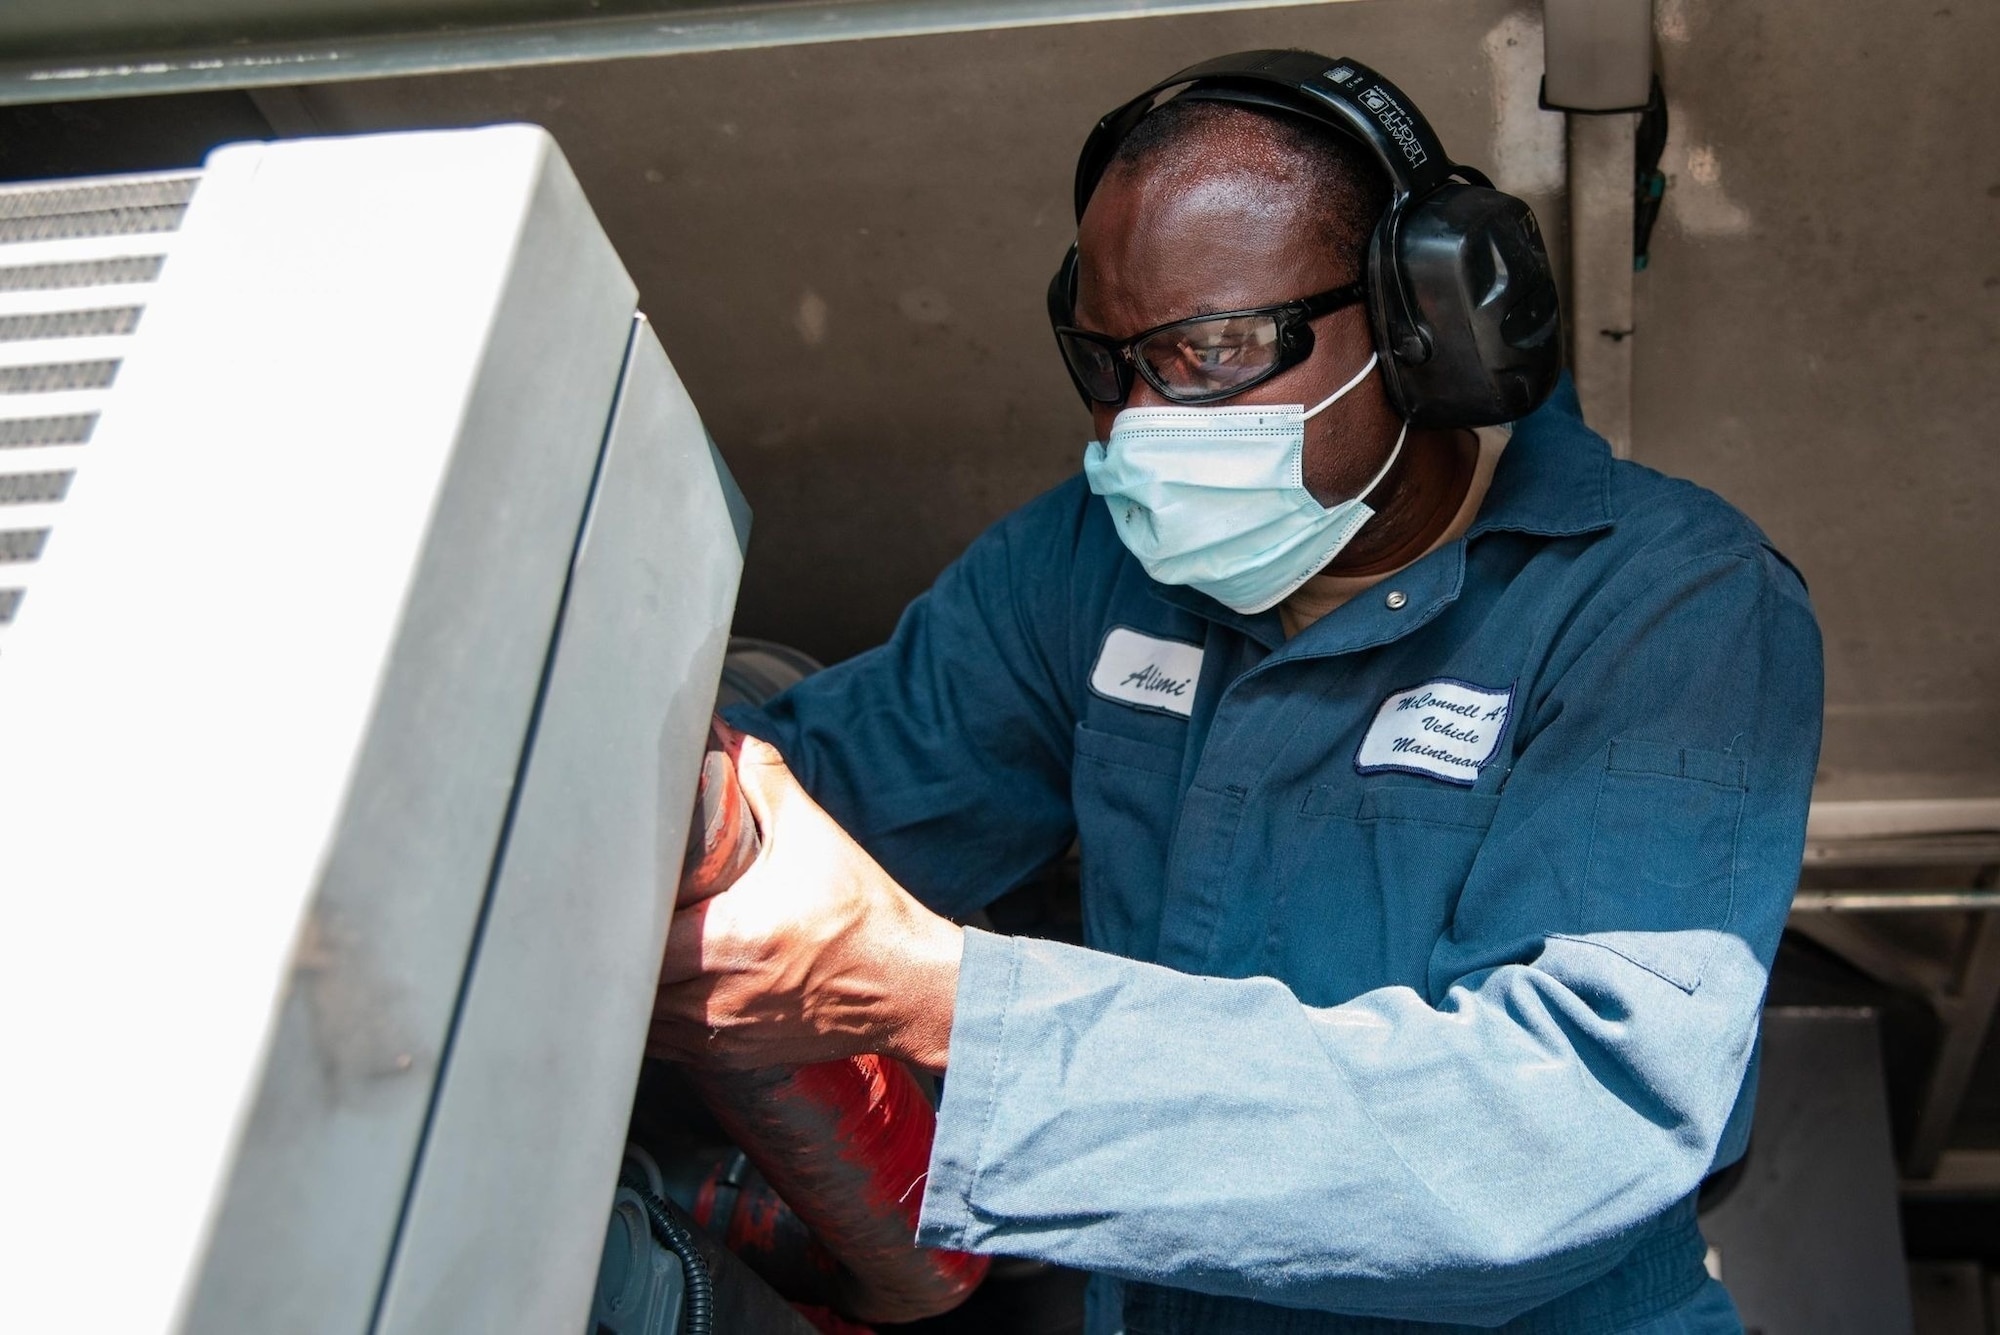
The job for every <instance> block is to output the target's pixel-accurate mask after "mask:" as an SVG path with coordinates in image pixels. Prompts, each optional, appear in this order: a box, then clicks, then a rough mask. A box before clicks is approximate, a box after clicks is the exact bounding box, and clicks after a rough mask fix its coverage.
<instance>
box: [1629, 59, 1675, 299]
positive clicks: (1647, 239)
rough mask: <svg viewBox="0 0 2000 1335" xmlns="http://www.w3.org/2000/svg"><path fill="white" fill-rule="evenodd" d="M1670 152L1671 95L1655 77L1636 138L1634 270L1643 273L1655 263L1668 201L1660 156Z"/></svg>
mask: <svg viewBox="0 0 2000 1335" xmlns="http://www.w3.org/2000/svg"><path fill="white" fill-rule="evenodd" d="M1666 149H1667V94H1666V90H1665V89H1663V88H1661V87H1660V76H1659V75H1657V74H1655V75H1654V76H1653V91H1652V95H1651V96H1650V97H1648V98H1647V99H1646V109H1645V111H1644V112H1642V113H1641V114H1640V116H1639V126H1638V130H1637V132H1636V133H1635V135H1634V136H1633V144H1632V150H1633V151H1632V157H1633V163H1632V167H1633V173H1632V174H1633V180H1632V191H1633V200H1632V267H1633V269H1635V270H1641V271H1643V270H1644V269H1645V267H1646V266H1647V264H1649V263H1650V262H1651V261H1652V258H1653V257H1652V253H1651V252H1652V246H1653V224H1654V223H1656V222H1658V221H1659V219H1660V203H1661V201H1662V200H1663V199H1665V197H1666V193H1667V177H1666V173H1665V172H1662V171H1661V170H1660V155H1661V154H1662V153H1664V152H1666Z"/></svg>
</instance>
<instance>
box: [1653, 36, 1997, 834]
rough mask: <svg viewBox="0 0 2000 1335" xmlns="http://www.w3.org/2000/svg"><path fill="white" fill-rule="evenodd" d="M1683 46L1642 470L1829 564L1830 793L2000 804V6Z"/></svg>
mask: <svg viewBox="0 0 2000 1335" xmlns="http://www.w3.org/2000/svg"><path fill="white" fill-rule="evenodd" d="M1660 32H1661V38H1662V41H1661V57H1662V61H1663V70H1664V74H1663V78H1664V82H1665V85H1666V89H1667V99H1668V103H1669V106H1670V108H1671V111H1672V117H1673V133H1672V137H1671V139H1670V140H1669V142H1668V146H1667V152H1666V156H1665V159H1664V160H1663V162H1662V164H1661V165H1662V169H1663V170H1664V171H1665V172H1666V173H1667V175H1668V177H1669V179H1670V182H1671V184H1670V185H1669V186H1668V189H1667V194H1666V200H1665V204H1664V209H1663V211H1662V213H1661V218H1660V225H1659V230H1658V231H1657V232H1656V233H1655V236H1654V241H1653V246H1652V264H1651V267H1650V268H1648V269H1647V271H1646V272H1645V273H1643V274H1640V275H1639V276H1638V280H1637V289H1638V295H1637V320H1636V323H1637V326H1638V330H1639V332H1638V334H1637V336H1636V338H1635V343H1636V349H1635V352H1634V357H1635V359H1636V362H1635V372H1634V373H1635V383H1634V386H1633V393H1634V415H1635V420H1636V430H1635V444H1634V457H1635V458H1637V459H1639V460H1640V461H1641V462H1644V463H1648V464H1651V465H1653V466H1654V467H1656V468H1660V469H1663V470H1665V471H1667V472H1669V473H1678V474H1683V475H1686V476H1689V477H1692V478H1694V479H1696V480H1697V481H1700V482H1703V483H1706V484H1707V485H1709V486H1711V487H1714V488H1716V489H1717V490H1718V491H1720V492H1721V493H1722V494H1723V495H1725V496H1727V497H1728V498H1729V499H1731V500H1732V501H1734V502H1736V503H1737V504H1738V505H1740V506H1742V507H1743V508H1744V509H1745V510H1747V511H1748V512H1749V513H1750V514H1751V516H1752V517H1753V518H1755V519H1756V520H1757V521H1758V522H1759V523H1761V524H1762V525H1764V527H1765V528H1766V529H1767V530H1768V531H1769V532H1770V534H1771V536H1772V537H1773V538H1774V539H1776V541H1777V543H1778V545H1779V546H1780V547H1781V548H1782V549H1783V550H1784V551H1785V552H1786V554H1787V555H1789V556H1790V557H1791V558H1792V559H1793V560H1795V561H1797V562H1798V564H1799V566H1800V568H1801V569H1802V570H1803V571H1804V572H1805V576H1806V579H1807V580H1808V582H1809V583H1810V584H1811V586H1812V593H1813V600H1814V602H1815V604H1816V605H1817V607H1818V610H1819V614H1820V618H1821V621H1822V623H1823V625H1824V627H1825V630H1826V656H1827V727H1826V743H1825V751H1824V754H1823V757H1822V766H1823V774H1822V779H1821V795H1822V796H1826V797H1848V796H1876V797H1936V796H1952V797H1969V796H1974V795H1978V794H1989V795H1991V794H2000V597H1995V595H1994V590H1995V589H1996V588H2000V542H1995V541H1994V534H1995V531H1996V530H1995V516H1996V514H2000V468H1995V467H1994V464H1993V450H1994V432H1995V428H1994V423H1995V421H1996V420H1997V419H2000V374H1996V368H2000V242H1996V237H2000V80H1996V79H1995V78H1994V77H1993V53H1994V52H1995V51H2000V6H1995V5H1991V4H1977V5H1963V4H1957V5H1954V4H1942V5H1927V6H1923V7H1910V6H1904V5H1878V4H1865V3H1853V2H1852V0H1845V2H1843V3H1839V4H1835V5H1829V4H1827V3H1825V0H1765V2H1764V3H1759V4H1724V3H1717V2H1716V0H1672V2H1671V3H1666V2H1664V0H1663V3H1662V4H1661V5H1660ZM1718 652H1721V649H1720V647H1718Z"/></svg>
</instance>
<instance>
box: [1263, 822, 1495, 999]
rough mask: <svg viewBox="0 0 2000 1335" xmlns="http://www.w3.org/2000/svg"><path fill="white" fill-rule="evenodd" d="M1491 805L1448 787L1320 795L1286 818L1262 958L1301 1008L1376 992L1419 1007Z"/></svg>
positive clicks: (1480, 839) (1427, 991)
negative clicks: (1389, 991) (1413, 996)
mask: <svg viewBox="0 0 2000 1335" xmlns="http://www.w3.org/2000/svg"><path fill="white" fill-rule="evenodd" d="M1499 804H1500V799H1499V798H1498V797H1496V796H1493V795H1492V794H1488V793H1472V792H1468V791H1466V790H1465V789H1462V788H1457V787H1450V788H1447V787H1444V786H1441V785H1435V784H1425V785H1423V786H1422V787H1417V786H1414V785H1413V786H1409V787H1404V786H1400V785H1393V784H1391V785H1383V784H1379V783H1371V784H1368V785H1366V786H1362V787H1359V788H1357V787H1356V786H1355V785H1353V784H1322V785H1316V786H1314V787H1312V788H1309V789H1307V790H1306V793H1305V797H1304V799H1303V801H1301V802H1299V804H1298V805H1297V806H1295V807H1293V808H1292V810H1293V812H1294V813H1295V814H1294V815H1293V817H1292V820H1293V824H1294V828H1293V831H1292V835H1291V837H1290V838H1289V839H1287V840H1286V841H1285V842H1284V844H1283V845H1282V848H1283V854H1282V856H1283V862H1284V865H1282V866H1281V867H1280V868H1279V869H1278V873H1279V886H1280V889H1279V894H1278V896H1277V902H1276V903H1275V904H1274V905H1273V911H1272V913H1271V917H1270V923H1269V927H1268V937H1267V940H1266V946H1265V955H1266V958H1267V959H1268V961H1269V965H1270V967H1271V969H1272V970H1273V972H1275V973H1276V974H1277V976H1278V977H1280V978H1282V979H1283V980H1284V981H1285V982H1286V983H1287V984H1289V985H1290V986H1291V987H1292V989H1293V990H1294V991H1295V992H1297V993H1298V995H1299V997H1300V999H1301V1000H1303V1001H1305V1002H1306V1003H1307V1004H1308V1005H1315V1006H1330V1005H1337V1004H1339V1003H1340V1002H1343V1001H1346V1000H1348V999H1350V998H1352V997H1355V996H1359V995H1360V994H1361V993H1363V992H1368V991H1372V990H1373V989H1375V988H1378V987H1393V986H1404V987H1411V988H1414V989H1416V991H1417V992H1418V993H1419V994H1420V995H1429V981H1428V980H1429V970H1430V960H1431V956H1432V954H1433V953H1434V952H1435V950H1436V948H1437V942H1438V939H1439V938H1440V937H1441V936H1443V935H1444V934H1445V932H1446V930H1447V928H1448V927H1449V925H1450V923H1451V920H1452V914H1453V912H1454V911H1455V909H1456V907H1457V904H1458V899H1459V895H1460V893H1461V892H1462V891H1463V890H1464V889H1465V882H1466V877H1467V876H1468V875H1469V874H1470V873H1471V870H1472V864H1473V860H1474V859H1475V858H1477V857H1478V855H1479V847H1480V844H1481V843H1482V842H1483V841H1484V840H1485V838H1486V830H1487V827H1488V826H1490V825H1491V824H1492V823H1493V816H1494V813H1495V811H1496V810H1497V809H1498V807H1499Z"/></svg>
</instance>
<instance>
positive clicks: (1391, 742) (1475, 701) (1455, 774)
mask: <svg viewBox="0 0 2000 1335" xmlns="http://www.w3.org/2000/svg"><path fill="white" fill-rule="evenodd" d="M1513 702H1514V688H1513V687H1512V686H1509V687H1507V688H1506V689H1504V690H1498V691H1495V690H1489V689H1488V688H1487V687H1484V686H1474V685H1473V684H1472V683H1471V682H1469V681H1453V680H1452V679H1451V678H1450V677H1440V678H1439V679H1438V680H1436V681H1427V682H1425V683H1424V684H1423V685H1421V686H1412V687H1411V688H1410V689H1409V690H1407V691H1398V692H1396V693H1395V694H1394V695H1392V696H1390V697H1389V698H1388V699H1387V700H1384V701H1383V702H1382V707H1381V708H1380V709H1378V710H1376V711H1375V721H1374V722H1373V723H1371V724H1369V725H1368V735H1367V736H1366V737H1363V738H1362V739H1361V749H1360V750H1359V751H1357V752H1355V753H1354V768H1355V769H1357V770H1359V771H1360V772H1361V773H1363V774H1377V773H1380V772H1382V771H1384V770H1401V771H1403V772H1404V773H1406V774H1425V775H1429V776H1430V777H1431V778H1433V779H1443V780H1444V781H1445V782H1446V783H1462V784H1465V785H1467V786H1468V787H1469V786H1470V785H1471V784H1472V782H1473V781H1474V780H1476V779H1477V778H1478V777H1479V771H1480V769H1481V767H1483V766H1484V765H1485V764H1486V762H1487V761H1489V760H1491V759H1492V758H1493V751H1494V748H1496V747H1498V746H1499V745H1500V734H1501V733H1502V732H1503V731H1504V730H1505V729H1506V727H1507V711H1508V709H1509V708H1510V707H1511V706H1512V705H1513Z"/></svg>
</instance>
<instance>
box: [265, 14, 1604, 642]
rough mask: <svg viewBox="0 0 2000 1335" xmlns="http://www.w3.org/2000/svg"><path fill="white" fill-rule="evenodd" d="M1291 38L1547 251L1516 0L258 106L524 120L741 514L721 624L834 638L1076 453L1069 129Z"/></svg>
mask: <svg viewBox="0 0 2000 1335" xmlns="http://www.w3.org/2000/svg"><path fill="white" fill-rule="evenodd" d="M1293 45H1296V46H1306V47H1312V48H1316V49H1319V50H1322V51H1329V52H1348V53H1351V54H1353V55H1355V56H1358V57H1360V58H1362V59H1364V60H1367V61H1369V62H1371V63H1373V64H1375V65H1376V66H1378V67H1379V68H1382V69H1384V70H1386V71H1388V72H1389V73H1391V74H1392V75H1393V76H1394V77H1395V79H1396V80H1397V81H1398V82H1399V83H1400V84H1401V85H1402V86H1403V87H1405V88H1407V89H1408V90H1409V91H1410V93H1411V95H1412V96H1413V97H1415V98H1417V99H1418V101H1419V102H1421V103H1422V105H1423V107H1424V109H1425V111H1426V113H1427V114H1428V115H1430V117H1431V118H1432V119H1433V120H1434V121H1435V122H1436V124H1437V126H1438V128H1439V131H1440V133H1441V134H1442V135H1443V137H1444V142H1445V144H1446V145H1447V147H1449V148H1450V149H1451V150H1452V152H1453V153H1454V154H1455V155H1457V156H1459V157H1461V158H1463V159H1464V160H1466V161H1468V162H1471V163H1473V164H1474V165H1477V166H1480V167H1485V168H1490V169H1493V170H1494V171H1495V172H1496V173H1497V175H1498V177H1499V179H1500V181H1501V182H1502V183H1503V184H1506V185H1509V186H1511V187H1512V188H1515V189H1517V190H1519V191H1521V192H1523V193H1524V194H1526V195H1527V197H1528V198H1529V199H1530V200H1531V201H1532V202H1533V203H1534V205H1535V208H1536V212H1537V215H1538V216H1539V218H1540V220H1541V222H1542V225H1543V227H1544V228H1545V230H1547V231H1548V232H1549V233H1550V244H1551V246H1552V247H1553V248H1554V250H1555V252H1556V253H1557V255H1558V256H1560V255H1561V254H1562V253H1563V251H1564V241H1563V234H1564V227H1563V209H1562V207H1561V203H1560V191H1561V186H1562V171H1563V141H1562V135H1563V117H1562V116H1561V115H1559V114H1557V113H1552V112H1545V111H1541V110H1538V109H1537V107H1536V105H1535V99H1536V91H1537V87H1538V84H1539V80H1540V77H1541V64H1542V43H1541V27H1540V11H1539V6H1538V5H1537V4H1535V3H1533V2H1532V0H1394V3H1389V2H1387V0H1381V2H1377V0H1357V3H1351V4H1335V5H1320V6H1308V7H1302V8H1298V9H1290V10H1265V11H1258V12H1242V13H1230V14H1210V15H1200V16H1191V17H1175V18H1149V19H1143V20H1135V21H1133V22H1130V23H1107V24H1084V25H1079V26H1073V27H1067V28H1060V29H1020V30H1013V31H1005V32H987V33H973V34H964V35H957V36H943V37H926V38H911V39H898V40H887V41H880V42H856V43H842V44H835V45H827V46H819V47H799V48H788V49H781V50H768V51H748V52H725V53H718V54H712V55H691V56H678V57H673V58H671V59H661V60H625V61H612V62H604V63H600V64H595V65H579V66H558V67H548V68H533V69H515V70H504V71H496V72H492V73H476V74H462V75H449V76H437V77H427V78H418V79H402V80H383V81H373V82H366V83H351V84H327V85H319V86H316V87H311V88H305V89H301V90H298V95H297V97H296V98H295V99H291V98H288V99H287V102H288V103H290V105H291V110H292V112H293V115H292V117H291V118H290V119H289V120H288V121H287V122H286V123H281V124H279V129H280V130H281V131H285V132H300V133H307V132H313V131H315V130H318V131H324V132H339V131H347V130H360V129H375V128H386V127H390V126H421V125H468V124H477V123H481V122H484V121H489V120H497V119H526V120H532V121H536V122H538V123H541V124H544V125H546V126H548V127H549V128H550V130H551V131H552V132H553V133H554V134H555V136H556V138H557V139H558V141H559V142H561V143H562V144H563V146H564V150H565V152H567V153H568V155H569V158H570V161H571V163H572V164H573V165H574V166H575V168H576V170H577V174H578V177H579V179H581V180H582V181H583V182H584V185H585V187H586V189H587V190H588V191H589V193H590V197H591V200H592V202H593V203H594V204H595V205H596V207H597V210H598V215H599V217H600V218H602V219H603V220H604V225H605V229H606V230H607V231H608V232H609V233H610V235H611V238H612V240H613V241H614V242H615V243H616V244H617V246H618V250H619V254H620V255H622V256H623V257H624V259H625V262H626V264H627V265H628V266H629V267H630V268H631V270H632V273H633V276H634V277H635V278H637V279H638V282H639V288H640V292H641V305H642V306H643V307H644V308H645V309H647V310H649V311H651V312H653V313H654V319H655V321H656V322H657V323H658V325H659V329H660V339H661V341H662V342H663V343H664V344H665V345H666V348H667V352H668V354H669V355H670V356H671V357H672V358H673V361H674V365H675V367H676V368H677V369H678V370H679V372H680V374H681V378H682V379H683V380H684V381H685V382H686V383H687V386H688V389H689V391H690V392H691V393H692V394H693V395H694V399H695V402H697V403H699V404H700V405H701V409H702V417H703V419H704V420H705V421H707V423H708V425H709V428H710V429H711V430H712V431H713V432H714V433H715V438H716V440H717V441H718V442H720V444H721V446H722V448H723V451H724V453H725V454H726V455H727V456H728V459H729V462H730V466H731V468H732V469H734V470H735V472H736V476H737V478H738V479H739V480H740V481H741V482H742V484H743V490H744V492H745V493H746V494H747V495H748V496H749V498H750V501H751V503H752V505H754V506H755V507H756V509H757V517H758V534H757V542H756V544H755V547H754V549H753V550H752V552H751V556H750V563H749V567H748V569H747V570H746V572H745V576H744V592H743V597H742V600H741V604H740V606H741V615H740V619H739V622H738V627H739V629H740V630H741V631H742V632H743V633H745V634H751V635H762V636H766V637H768V638H772V639H777V640H782V641H785V642H787V643H793V644H797V645H800V646H801V647H803V648H805V649H807V650H808V651H810V652H812V653H813V654H815V655H816V656H818V657H820V658H822V659H826V660H828V661H831V660H834V659H838V658H842V657H845V656H847V655H849V654H852V653H854V652H856V651H858V650H860V649H863V648H866V647H868V646H869V645H871V644H874V643H876V642H878V641H879V640H881V639H882V638H883V637H884V636H885V635H886V634H887V633H888V631H889V630H890V628H891V627H892V626H893V625H894V624H895V618H896V616H897V614H898V613H899V612H901V610H902V608H903V606H904V604H905V603H906V602H908V600H909V599H910V598H911V597H913V596H914V595H915V594H917V593H918V592H920V591H922V589H923V588H924V587H926V586H927V585H928V584H929V583H930V581H931V580H932V579H933V578H934V577H935V576H936V574H937V572H938V571H939V570H940V569H941V568H942V567H943V566H944V565H945V564H946V563H947V562H948V561H950V560H951V559H953V558H954V557H956V556H957V555H958V554H959V552H961V551H962V550H964V548H965V546H966V544H967V543H968V542H970V541H971V539H972V538H973V537H974V536H975V535H976V534H977V533H978V532H979V531H980V530H981V529H982V528H984V527H985V526H986V525H987V524H989V523H991V522H992V521H993V520H995V519H997V518H998V517H999V516H1000V515H1002V514H1004V513H1006V512H1007V511H1008V510H1010V509H1012V508H1013V507H1015V506H1017V505H1019V504H1021V503H1022V502H1024V501H1027V500H1029V499H1030V498H1032V497H1033V496H1035V495H1036V494H1037V493H1039V492H1041V491H1043V490H1045V489H1047V488H1048V487H1050V486H1053V485H1054V484H1055V483H1057V482H1058V481H1060V480H1061V479H1062V478H1064V477H1066V476H1068V475H1069V474H1071V473H1073V472H1074V471H1075V470H1076V469H1077V468H1078V467H1079V466H1080V463H1081V460H1082V455H1083V444H1084V441H1085V439H1086V437H1087V436H1088V435H1089V433H1090V423H1089V418H1088V417H1087V415H1086V414H1085V413H1084V411H1083V409H1082V406H1081V405H1080V404H1079V403H1078V402H1077V398H1076V393H1075V391H1074V390H1073V389H1071V388H1070V384H1069V381H1068V378H1067V377H1066V376H1065V374H1064V372H1063V370H1062V366H1061V363H1060V361H1059V359H1058V358H1057V355H1056V351H1055V347H1054V343H1053V340H1052V339H1051V338H1050V336H1049V330H1048V321H1047V316H1046V314H1045V313H1044V308H1043V304H1042V294H1043V290H1044V289H1045V288H1046V286H1047V284H1048V279H1049V275H1050V273H1051V272H1052V271H1053V270H1054V268H1055V265H1056V262H1057V261H1058V260H1059V259H1060V258H1061V256H1062V252H1063V248H1064V247H1065V246H1067V245H1068V244H1069V241H1070V238H1071V236H1072V234H1073V231H1074V220H1073V217H1072V213H1071V207H1070V185H1071V180H1070V178H1071V173H1072V172H1073V170H1074V168H1075V162H1076V152H1077V150H1078V148H1079V147H1081V145H1082V143H1083V138H1084V135H1085V133H1086V132H1087V131H1088V130H1089V128H1090V126H1091V125H1092V124H1094V123H1095V121H1096V119H1097V118H1098V117H1099V116H1101V115H1102V114H1103V113H1104V112H1105V111H1106V110H1107V109H1109V108H1110V106H1111V105H1112V104H1113V103H1115V102H1116V101H1117V100H1118V99H1119V98H1121V97H1123V96H1127V95H1129V94H1130V93H1131V92H1135V91H1137V90H1138V89H1140V88H1144V87H1145V86H1146V85H1147V84H1149V83H1151V82H1152V81H1153V80H1155V79H1157V78H1159V77H1160V76H1161V75H1163V74H1165V73H1168V72H1170V71H1172V70H1174V69H1176V68H1178V67H1180V66H1181V65H1184V64H1187V63H1190V62H1192V61H1195V60H1198V59H1201V58H1203V57H1205V56H1210V55H1213V54H1215V53H1217V52H1220V51H1228V50H1237V49H1242V48H1247V47H1258V46H1293ZM260 105H265V106H267V107H268V106H270V105H271V104H270V103H266V102H263V101H261V100H260Z"/></svg>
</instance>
